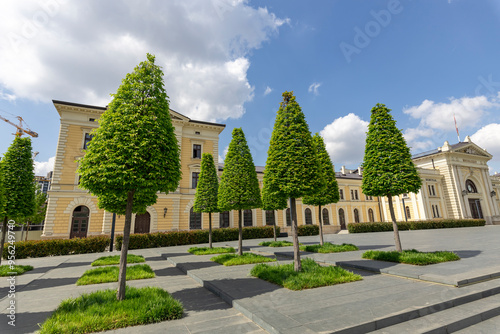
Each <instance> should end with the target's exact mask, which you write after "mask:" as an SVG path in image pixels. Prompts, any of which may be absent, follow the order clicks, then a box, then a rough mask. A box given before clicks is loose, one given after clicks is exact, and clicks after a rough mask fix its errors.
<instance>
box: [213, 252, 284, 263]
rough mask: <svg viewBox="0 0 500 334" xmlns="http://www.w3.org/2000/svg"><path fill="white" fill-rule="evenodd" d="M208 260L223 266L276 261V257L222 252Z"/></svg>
mask: <svg viewBox="0 0 500 334" xmlns="http://www.w3.org/2000/svg"><path fill="white" fill-rule="evenodd" d="M210 261H214V262H217V263H220V264H223V265H225V266H238V265H241V264H250V263H260V262H273V261H276V259H272V258H269V257H265V256H262V255H257V254H253V253H243V255H241V256H240V255H238V254H222V255H219V256H214V257H213V258H211V259H210Z"/></svg>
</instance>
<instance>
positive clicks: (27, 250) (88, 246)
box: [3, 236, 110, 259]
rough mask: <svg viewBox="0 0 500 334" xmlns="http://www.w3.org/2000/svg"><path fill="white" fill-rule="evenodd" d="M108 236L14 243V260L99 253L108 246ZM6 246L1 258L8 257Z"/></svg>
mask: <svg viewBox="0 0 500 334" xmlns="http://www.w3.org/2000/svg"><path fill="white" fill-rule="evenodd" d="M109 241H110V238H109V237H108V236H98V237H88V238H81V239H80V238H75V239H51V240H30V241H18V242H16V243H14V246H15V252H16V259H26V258H29V257H45V256H57V255H71V254H85V253H100V252H104V251H105V250H106V247H108V246H109ZM8 246H9V245H8V244H5V247H4V249H3V257H4V258H7V256H8Z"/></svg>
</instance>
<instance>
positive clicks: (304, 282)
mask: <svg viewBox="0 0 500 334" xmlns="http://www.w3.org/2000/svg"><path fill="white" fill-rule="evenodd" d="M250 274H251V275H252V276H254V277H258V278H260V279H263V280H266V281H269V282H271V283H275V284H278V285H281V286H283V287H285V288H287V289H290V290H303V289H312V288H317V287H321V286H329V285H335V284H341V283H347V282H354V281H359V280H362V279H363V278H362V277H361V276H360V275H356V274H353V273H352V272H350V271H347V270H345V269H342V268H340V267H334V266H320V265H319V264H317V263H316V262H314V260H313V259H304V260H302V271H301V272H295V271H294V269H293V263H290V264H281V265H268V264H264V263H261V264H258V265H256V266H255V267H253V268H252V270H251V272H250Z"/></svg>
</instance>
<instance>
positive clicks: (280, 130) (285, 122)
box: [264, 92, 323, 271]
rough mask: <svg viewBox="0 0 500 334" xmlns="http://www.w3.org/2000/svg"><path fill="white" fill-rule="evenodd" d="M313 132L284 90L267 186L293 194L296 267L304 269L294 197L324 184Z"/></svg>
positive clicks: (276, 193) (271, 191)
mask: <svg viewBox="0 0 500 334" xmlns="http://www.w3.org/2000/svg"><path fill="white" fill-rule="evenodd" d="M319 175H320V167H319V162H318V159H317V157H316V152H315V149H314V145H313V141H312V137H311V132H310V131H309V126H308V125H307V123H306V120H305V116H304V114H303V113H302V109H301V108H300V105H299V104H298V103H297V101H296V100H295V96H294V95H293V92H284V93H283V102H281V103H280V108H279V110H278V113H277V115H276V121H275V123H274V129H273V133H272V135H271V142H270V144H269V149H268V151H267V161H266V168H265V171H264V188H265V189H266V192H267V196H270V197H271V198H290V212H291V216H292V237H293V248H294V269H295V271H300V270H301V262H300V252H299V240H298V235H297V211H296V207H295V199H296V198H300V197H303V196H306V195H312V194H314V193H315V192H316V191H317V190H318V189H320V188H321V187H322V186H323V184H322V181H321V178H320V177H319Z"/></svg>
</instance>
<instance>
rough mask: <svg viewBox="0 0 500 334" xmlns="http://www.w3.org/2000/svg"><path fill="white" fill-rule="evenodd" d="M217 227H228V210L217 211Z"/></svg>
mask: <svg viewBox="0 0 500 334" xmlns="http://www.w3.org/2000/svg"><path fill="white" fill-rule="evenodd" d="M219 227H221V228H223V227H229V211H224V212H221V213H219Z"/></svg>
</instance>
